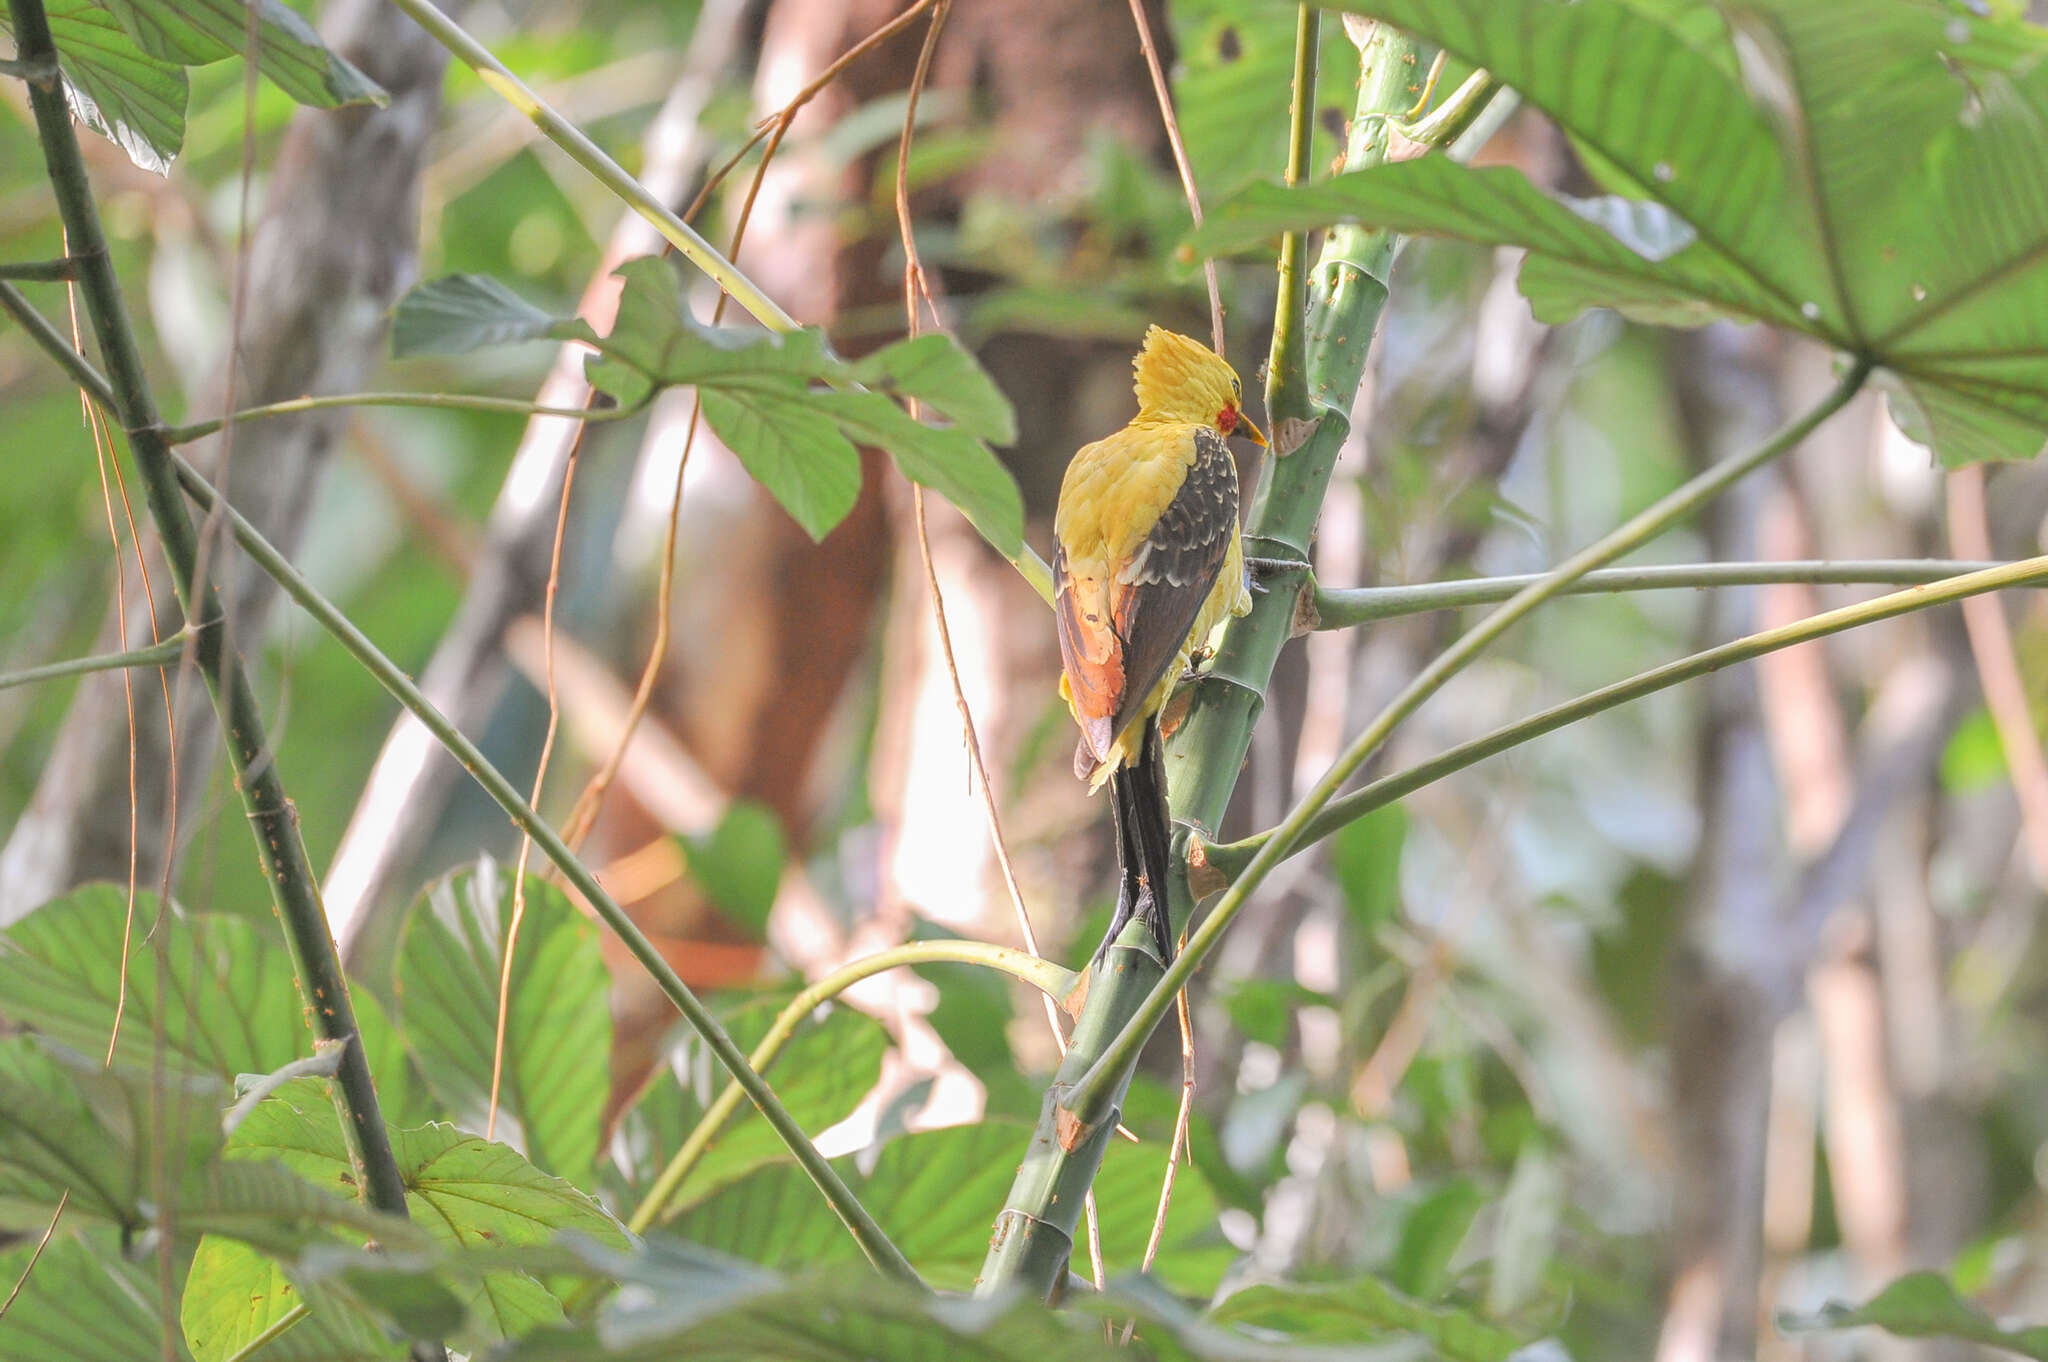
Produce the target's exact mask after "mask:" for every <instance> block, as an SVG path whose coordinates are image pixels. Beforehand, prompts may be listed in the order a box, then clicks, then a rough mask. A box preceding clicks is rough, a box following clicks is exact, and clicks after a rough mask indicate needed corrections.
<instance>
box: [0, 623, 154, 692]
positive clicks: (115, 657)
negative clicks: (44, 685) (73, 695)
mask: <svg viewBox="0 0 2048 1362" xmlns="http://www.w3.org/2000/svg"><path fill="white" fill-rule="evenodd" d="M191 637H192V631H191V630H190V629H189V628H187V629H180V630H179V631H178V632H177V633H175V634H172V635H171V636H170V637H169V638H167V639H165V640H163V642H161V643H152V644H150V645H149V646H148V647H147V648H131V649H129V650H128V651H127V652H125V653H97V654H95V655H94V656H92V657H74V658H72V659H71V660H70V661H68V662H51V663H48V664H46V665H44V666H41V667H29V668H26V669H24V670H22V671H18V672H0V690H12V689H13V688H14V687H16V686H33V685H35V684H36V683H37V682H39V681H62V680H64V679H65V678H66V677H70V676H85V675H87V674H88V673H90V672H111V671H119V670H121V669H123V668H126V667H163V666H168V665H169V664H171V663H173V662H176V661H177V660H178V656H179V654H181V653H183V652H184V651H185V644H186V642H187V641H188V640H189V639H190V638H191Z"/></svg>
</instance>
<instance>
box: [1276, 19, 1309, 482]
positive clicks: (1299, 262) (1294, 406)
mask: <svg viewBox="0 0 2048 1362" xmlns="http://www.w3.org/2000/svg"><path fill="white" fill-rule="evenodd" d="M1322 35H1323V12H1322V11H1321V10H1319V9H1315V8H1312V7H1311V6H1308V5H1303V6H1301V7H1300V8H1299V9H1298V10H1297V11H1296V13H1295V19H1294V85H1293V92H1294V97H1293V99H1292V100H1291V101H1290V104H1289V115H1288V128H1287V132H1288V137H1287V173H1286V181H1287V184H1288V185H1289V186H1290V187H1291V186H1293V185H1298V184H1300V183H1301V182H1302V180H1304V179H1305V178H1307V176H1308V158H1309V156H1310V154H1311V152H1312V150H1313V148H1314V146H1315V137H1316V124H1315V119H1314V117H1312V116H1311V108H1310V105H1311V104H1312V103H1313V101H1314V97H1315V88H1316V63H1317V60H1318V59H1319V57H1320V56H1321V54H1322ZM1277 271H1278V273H1277V282H1278V289H1279V296H1278V297H1277V298H1276V299H1275V300H1274V303H1273V344H1272V348H1271V349H1270V350H1269V351H1268V352H1267V359H1266V418H1267V425H1268V426H1269V427H1270V433H1271V436H1272V441H1273V443H1272V446H1271V450H1272V454H1273V456H1275V457H1278V456H1283V455H1284V454H1287V453H1291V452H1292V450H1291V449H1289V448H1288V446H1287V445H1286V444H1285V443H1283V441H1284V440H1285V436H1284V435H1283V434H1282V423H1283V422H1294V421H1299V420H1302V419H1305V418H1307V417H1309V416H1311V415H1312V414H1313V413H1311V412H1310V410H1309V404H1308V381H1307V378H1306V376H1305V370H1306V368H1307V365H1308V343H1307V341H1306V340H1305V339H1304V338H1303V336H1302V322H1303V318H1304V316H1305V315H1306V313H1307V310H1308V309H1307V307H1306V305H1305V302H1304V299H1303V293H1304V291H1305V289H1306V287H1307V276H1308V233H1306V232H1288V233H1286V234H1285V235H1283V236H1282V237H1281V238H1280V259H1279V263H1278V266H1277ZM1287 429H1290V430H1291V429H1293V426H1291V425H1290V426H1288V427H1287Z"/></svg>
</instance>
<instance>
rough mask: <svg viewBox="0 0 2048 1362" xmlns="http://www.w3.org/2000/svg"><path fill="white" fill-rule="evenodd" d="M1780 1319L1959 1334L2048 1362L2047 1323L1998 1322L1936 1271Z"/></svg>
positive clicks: (1925, 1334)
mask: <svg viewBox="0 0 2048 1362" xmlns="http://www.w3.org/2000/svg"><path fill="white" fill-rule="evenodd" d="M1778 1324H1779V1326H1780V1327H1781V1328H1784V1329H1787V1330H1790V1331H1793V1332H1795V1333H1804V1332H1809V1331H1812V1330H1819V1329H1852V1328H1855V1327H1857V1326H1859V1325H1872V1326H1874V1327H1876V1328H1879V1329H1883V1330H1885V1331H1887V1332H1889V1333H1894V1334H1897V1335H1898V1336H1899V1337H1901V1338H1953V1339H1963V1340H1967V1341H1968V1342H1971V1343H1982V1344H1984V1345H1985V1346H1986V1347H1991V1348H2003V1349H2005V1350H2007V1351H2008V1352H2015V1353H2019V1354H2021V1355H2022V1356H2024V1357H2033V1358H2039V1359H2042V1362H2048V1325H2041V1324H2034V1325H2015V1326H2012V1327H2006V1326H2004V1325H2001V1324H1999V1323H1998V1322H1997V1321H1995V1320H1993V1319H1992V1318H1991V1316H1989V1315H1987V1314H1985V1313H1984V1311H1983V1310H1981V1309H1979V1308H1978V1307H1977V1306H1975V1305H1972V1304H1971V1303H1970V1302H1969V1301H1967V1300H1964V1299H1963V1298H1962V1296H1961V1295H1959V1294H1957V1292H1956V1289H1955V1287H1954V1286H1953V1285H1952V1284H1951V1283H1950V1282H1949V1280H1948V1278H1946V1277H1944V1276H1942V1275H1941V1274H1940V1273H1938V1272H1914V1273H1909V1274H1908V1275H1906V1276H1904V1277H1901V1278H1899V1279H1898V1280H1897V1281H1895V1282H1893V1283H1892V1284H1891V1285H1890V1286H1887V1287H1886V1288H1885V1289H1884V1290H1882V1291H1880V1292H1878V1293H1877V1295H1875V1296H1873V1297H1871V1299H1870V1300H1869V1301H1867V1302H1866V1303H1864V1304H1862V1305H1844V1304H1841V1303H1840V1302H1832V1303H1830V1304H1829V1305H1827V1306H1826V1307H1825V1308H1823V1309H1822V1310H1821V1311H1820V1312H1819V1313H1818V1314H1813V1315H1787V1316H1781V1317H1780V1318H1779V1320H1778Z"/></svg>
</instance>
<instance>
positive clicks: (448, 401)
mask: <svg viewBox="0 0 2048 1362" xmlns="http://www.w3.org/2000/svg"><path fill="white" fill-rule="evenodd" d="M644 405H645V403H639V404H636V405H634V406H631V407H544V406H540V405H538V404H536V403H533V402H528V401H525V400H524V399H522V398H517V397H489V396H483V395H479V394H474V393H332V394H328V395H326V396H322V397H293V398H288V399H286V400H285V401H283V402H266V403H264V404H263V405H262V406H260V407H244V408H242V409H241V410H240V411H238V412H234V413H233V414H231V415H228V416H216V417H214V418H213V419H212V420H210V421H195V422H193V423H192V424H191V425H189V426H172V427H170V428H169V429H167V430H165V431H164V439H165V440H166V441H168V442H169V443H171V444H174V445H188V444H191V443H192V442H193V441H194V440H203V439H205V438H206V437H207V436H209V435H212V434H214V433H215V432H217V431H220V430H223V429H225V428H226V427H228V426H230V425H237V426H239V425H241V424H242V423H243V422H245V421H263V420H268V419H270V418H272V417H277V416H297V415H299V414H300V413H302V412H309V411H330V410H332V409H334V408H337V407H428V408H432V409H435V410H440V411H489V412H502V413H504V414H505V415H508V416H559V417H562V418H563V419H565V420H570V421H623V420H625V419H626V418H627V417H629V416H634V415H637V414H638V413H639V411H640V408H641V407H642V406H644Z"/></svg>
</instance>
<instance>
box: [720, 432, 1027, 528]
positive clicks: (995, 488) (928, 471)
mask: <svg viewBox="0 0 2048 1362" xmlns="http://www.w3.org/2000/svg"><path fill="white" fill-rule="evenodd" d="M814 400H815V401H817V402H819V403H821V404H823V405H824V407H825V409H826V410H828V411H830V412H831V413H832V415H833V416H834V417H835V418H837V420H838V421H839V424H840V426H841V427H842V428H843V429H844V430H845V431H846V433H847V434H848V435H849V436H851V437H852V438H853V439H855V440H857V441H859V442H860V443H861V444H867V445H874V446H876V447H877V448H880V449H886V450H887V451H889V454H890V455H891V456H892V457H893V458H894V459H895V460H896V466H897V467H898V468H900V469H902V470H903V475H904V476H905V477H907V478H909V479H910V480H911V481H912V482H916V483H921V484H923V485H924V486H926V487H929V488H931V489H932V490H933V491H934V492H937V493H939V494H940V495H942V496H944V497H945V498H946V499H947V500H948V501H951V502H952V503H953V504H954V505H955V506H957V507H959V508H960V511H961V513H962V514H963V515H965V516H966V517H967V518H968V519H969V520H970V521H972V522H974V527H975V528H976V529H977V530H979V531H981V534H982V537H983V538H984V539H986V540H988V542H989V543H991V544H993V545H994V546H995V547H996V550H997V551H998V552H1000V553H1003V554H1005V555H1015V554H1016V552H1017V551H1018V549H1019V548H1020V547H1021V546H1022V545H1023V543H1024V498H1023V495H1022V494H1021V493H1020V492H1019V491H1018V490H1017V480H1016V479H1015V478H1013V477H1011V476H1010V470H1009V469H1007V468H1005V467H1003V464H1002V461H1001V460H1000V459H998V458H996V456H995V455H994V454H992V453H990V452H989V448H988V446H987V445H984V444H983V443H981V441H979V440H977V439H975V438H974V437H973V436H972V435H969V434H968V433H967V432H966V431H965V430H963V429H961V428H960V427H958V426H954V427H950V428H947V429H943V430H941V429H938V428H936V427H933V426H928V425H925V424H924V423H923V422H922V421H918V420H915V419H913V418H912V417H911V415H910V413H909V412H907V411H905V410H903V408H901V407H899V406H897V405H896V404H895V403H894V402H892V401H890V400H889V399H888V398H886V397H883V396H882V395H881V394H879V393H864V392H834V393H821V394H819V395H818V396H817V397H816V398H815V399H814ZM707 410H708V407H707Z"/></svg>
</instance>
